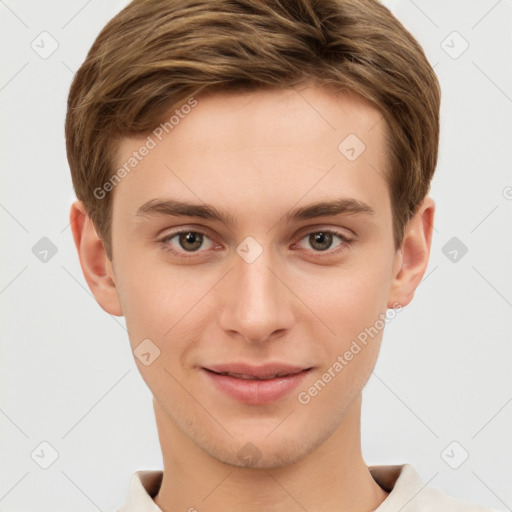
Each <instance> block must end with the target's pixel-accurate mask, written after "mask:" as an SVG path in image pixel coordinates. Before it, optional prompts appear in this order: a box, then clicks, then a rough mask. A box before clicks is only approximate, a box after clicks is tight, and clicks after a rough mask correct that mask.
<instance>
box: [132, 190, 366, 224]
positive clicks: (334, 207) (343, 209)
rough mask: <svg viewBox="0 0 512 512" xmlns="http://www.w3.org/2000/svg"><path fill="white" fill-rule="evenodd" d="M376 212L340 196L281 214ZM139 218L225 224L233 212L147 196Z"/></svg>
mask: <svg viewBox="0 0 512 512" xmlns="http://www.w3.org/2000/svg"><path fill="white" fill-rule="evenodd" d="M342 214H343V215H358V214H359V215H361V214H362V215H375V210H374V209H373V208H372V207H371V206H370V205H368V204H367V203H365V202H363V201H360V200H358V199H352V198H347V197H342V198H339V199H336V200H333V201H320V202H317V203H312V204H309V205H307V206H302V207H300V208H297V209H295V210H292V211H290V212H288V213H286V214H285V215H284V221H285V222H294V221H295V222H296V221H300V220H308V219H314V218H317V217H325V216H333V215H342ZM135 215H136V216H139V217H146V216H152V215H168V216H172V217H199V218H201V219H208V220H214V221H219V222H221V223H223V224H225V225H227V226H232V225H233V224H234V223H235V220H236V215H234V214H233V213H230V212H225V211H221V210H218V209H217V208H215V207H214V206H212V205H208V204H196V203H188V202H184V201H176V200H173V199H150V200H149V201H147V202H146V203H144V204H143V205H142V206H140V207H139V208H138V209H137V212H136V214H135Z"/></svg>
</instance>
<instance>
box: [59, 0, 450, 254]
mask: <svg viewBox="0 0 512 512" xmlns="http://www.w3.org/2000/svg"><path fill="white" fill-rule="evenodd" d="M309 81H312V82H314V83H315V84H318V85H325V86H329V87H331V88H334V89H335V90H339V91H342V90H346V89H349V90H351V91H354V92H356V93H357V94H359V95H361V96H363V97H364V98H366V99H367V100H369V101H371V102H372V103H373V104H374V105H375V106H376V107H377V108H378V109H379V110H380V112H381V114H382V116H383V118H384V119H385V121H386V123H387V127H388V129H389V138H388V159H389V162H388V164H389V172H388V173H387V174H388V175H387V180H388V186H389V193H390V198H391V204H392V215H393V237H394V242H395V248H396V249H398V248H399V247H400V246H401V243H402V240H403V235H404V229H405V226H406V224H407V222H408V221H409V219H410V218H411V217H412V216H413V215H414V214H415V213H416V211H417V208H418V206H419V204H420V203H421V201H422V200H423V198H424V197H425V196H426V194H427V193H428V192H429V189H430V181H431V179H432V176H433V174H434V171H435V167H436V164H437V155H438V143H439V109H440V101H441V91H440V87H439V83H438V80H437V77H436V75H435V73H434V70H433V69H432V67H431V66H430V64H429V62H428V60H427V58H426V56H425V54H424V52H423V50H422V48H421V46H420V45H419V44H418V42H417V41H416V40H415V38H414V37H413V36H412V35H411V34H410V33H409V32H408V31H407V30H406V29H405V28H404V26H403V25H402V24H401V23H400V22H399V21H398V20H397V19H396V18H395V17H394V16H393V14H392V13H391V12H390V11H389V10H388V9H387V8H386V7H385V6H383V5H382V4H380V3H379V2H378V1H376V0H134V1H132V2H131V3H130V4H128V6H126V7H125V8H124V9H123V10H122V11H121V12H119V13H118V14H117V15H116V16H115V17H114V18H113V19H112V20H110V22H109V23H108V24H107V25H106V26H105V27H104V28H103V30H102V31H101V33H100V34H99V35H98V37H97V38H96V40H95V42H94V44H93V45H92V47H91V49H90V51H89V53H88V55H87V58H86V60H85V62H84V63H83V64H82V66H81V67H80V69H79V70H78V72H77V73H76V76H75V79H74V81H73V83H72V85H71V89H70V93H69V98H68V110H67V116H66V147H67V155H68V160H69V165H70V168H71V174H72V179H73V186H74V189H75V193H76V195H77V197H78V199H80V200H82V201H83V202H84V204H85V208H86V210H87V214H88V215H89V217H90V218H91V219H92V221H93V223H94V225H95V227H96V229H97V231H98V234H99V236H100V237H101V238H102V240H103V243H104V246H105V249H106V252H107V255H108V257H109V258H110V259H112V247H111V233H110V229H111V212H112V200H111V199H112V197H111V196H112V194H111V193H109V194H106V196H105V197H104V198H103V197H101V198H98V194H97V193H95V190H96V191H97V190H98V187H102V186H103V184H105V183H106V182H108V180H109V178H110V177H111V176H112V173H113V172H114V167H113V166H114V155H115V150H116V147H117V146H116V144H117V142H118V141H119V138H120V137H123V136H130V135H142V134H146V133H149V132H150V131H151V130H153V129H154V127H155V125H156V124H157V123H158V122H160V121H161V120H162V119H163V118H164V116H165V114H166V113H168V112H169V111H170V110H172V109H174V108H176V107H178V106H180V105H182V104H184V103H186V101H187V99H190V98H191V97H193V96H196V95H198V94H199V93H201V92H203V91H213V92H214V91H218V90H220V91H251V90H257V89H262V88H275V87H278V88H289V87H295V86H297V85H299V84H302V83H305V82H309ZM340 142H341V141H340Z"/></svg>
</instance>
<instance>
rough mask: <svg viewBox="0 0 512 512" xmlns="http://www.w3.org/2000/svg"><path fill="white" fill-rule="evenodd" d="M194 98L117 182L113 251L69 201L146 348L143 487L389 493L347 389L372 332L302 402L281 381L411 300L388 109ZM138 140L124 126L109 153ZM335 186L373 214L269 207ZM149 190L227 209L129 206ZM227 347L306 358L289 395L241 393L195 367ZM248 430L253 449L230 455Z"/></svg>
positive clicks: (245, 503) (352, 101)
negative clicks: (149, 354) (151, 465)
mask: <svg viewBox="0 0 512 512" xmlns="http://www.w3.org/2000/svg"><path fill="white" fill-rule="evenodd" d="M196 99H197V100H198V104H197V106H196V107H195V108H194V109H193V110H192V111H191V113H190V114H188V115H187V116H186V117H185V118H184V119H182V120H180V123H179V124H178V125H177V126H175V128H174V129H173V130H172V131H171V132H170V133H169V134H168V135H167V136H165V138H164V139H163V140H162V141H161V142H159V143H158V145H157V146H156V147H155V148H154V149H152V150H151V151H150V152H149V154H148V155H147V156H146V157H145V158H144V159H143V160H142V161H141V162H140V163H139V164H138V165H137V166H136V167H135V168H134V169H133V170H132V171H131V172H130V174H128V175H127V176H126V177H125V178H124V179H123V180H122V181H121V182H120V183H119V184H118V185H117V186H116V187H115V189H114V191H113V194H114V195H113V218H112V244H113V245H112V247H113V258H112V261H109V259H108V258H107V256H106V254H105V251H104V249H103V245H102V242H101V240H100V239H99V238H98V236H97V234H96V231H95V229H94V226H93V224H92V222H91V220H90V219H89V218H88V216H87V215H86V213H85V209H84V206H83V204H82V203H81V202H80V201H77V202H75V203H74V204H73V206H72V208H71V213H70V219H71V221H72V228H73V235H74V239H75V243H76V247H77V250H78V254H79V257H80V263H81V266H82V269H83V272H84V276H85V279H86V280H87V283H88V285H89V287H90V289H91V290H92V292H93V293H94V295H95V297H96V299H97V301H98V303H99V304H100V305H101V307H102V308H103V309H104V310H105V311H107V312H108V313H110V314H113V315H124V316H125V317H126V323H127V327H128V332H129V338H130V343H131V347H132V349H133V350H135V349H136V347H137V346H138V345H139V344H140V343H141V342H142V340H144V339H147V338H149V339H151V340H152V342H153V343H154V344H155V345H156V346H158V348H159V349H160V352H161V353H160V356H159V357H158V358H156V359H155V360H154V361H153V362H152V363H151V364H150V365H149V366H145V365H143V364H142V363H141V362H140V361H139V359H137V358H135V361H136V363H137V365H138V368H139V370H140V372H141V374H142V377H143V378H144V380H145V382H146V383H147V385H148V387H149V388H150V390H151V391H152V393H153V396H154V400H153V403H154V410H155V417H156V423H157V428H158V433H159V439H160V444H161V447H162V453H163V460H164V476H163V481H162V485H161V487H160V490H159V492H158V494H157V496H156V497H154V500H155V502H156V504H157V505H158V506H159V507H160V508H161V509H162V510H164V511H179V510H182V511H185V510H189V509H190V508H191V507H194V508H195V509H197V510H198V511H199V512H202V511H209V512H220V511H223V512H231V511H236V510H241V509H243V510H246V511H261V510H266V511H282V510H287V511H303V510H304V509H306V510H307V511H308V512H314V511H337V512H342V511H349V510H350V511H352V512H353V511H370V510H374V509H375V508H377V507H378V506H379V505H380V503H382V501H383V500H384V499H385V498H386V497H387V493H386V492H385V491H384V490H383V489H381V488H380V487H379V486H378V485H377V483H376V482H375V481H374V480H373V478H372V477H371V474H370V472H369V469H368V466H367V465H366V463H365V462H364V460H363V456H362V453H361V440H360V416H361V391H362V389H363V387H364V386H365V384H366V382H367V381H368V378H369V377H370V375H371V372H372V371H373V369H374V366H375V363H376V360H377V356H378V352H379V349H380V345H381V339H382V334H383V330H380V331H379V333H378V335H376V336H375V337H373V338H372V339H371V341H369V342H368V344H367V345H366V346H365V347H364V348H363V349H362V350H361V351H360V352H359V353H358V354H357V355H355V356H354V358H353V359H352V360H351V361H349V362H348V364H347V365H346V366H345V367H344V368H343V370H342V371H340V372H339V373H337V374H336V377H334V378H332V379H331V381H330V382H329V383H328V384H327V385H326V386H325V387H324V388H323V389H322V390H321V392H319V393H318V395H317V396H315V397H314V398H312V399H311V400H310V402H309V403H308V404H301V403H300V402H299V401H298V399H297V395H298V392H300V391H304V390H306V391H307V390H308V388H309V387H311V386H312V385H313V383H314V382H315V381H317V380H318V379H319V378H321V377H322V375H323V374H324V373H325V372H327V371H328V369H329V367H332V365H333V363H334V362H335V361H336V360H337V357H338V356H339V355H342V354H344V353H345V352H346V351H347V350H348V349H349V348H350V345H351V343H352V341H353V340H355V339H356V337H357V335H358V334H359V333H361V332H362V331H364V330H365V328H369V327H370V326H373V325H374V324H375V322H376V320H377V319H378V318H379V314H385V313H386V310H387V308H392V307H393V305H395V306H396V305H397V304H400V305H401V306H406V305H407V304H408V303H409V302H410V301H411V300H412V298H413V296H414V293H415V290H416V288H417V286H418V285H419V283H420V281H421V279H422V277H423V275H424V273H425V270H426V268H427V264H428V258H429V253H430V246H431V238H432V225H433V218H434V210H435V204H434V201H433V200H432V198H430V197H428V196H427V197H426V198H425V199H424V201H423V203H422V205H421V207H420V209H419V210H418V213H417V214H416V216H415V217H413V218H412V219H411V221H410V222H409V223H408V225H407V227H406V232H405V237H404V240H403V243H402V246H401V248H400V249H399V250H398V251H395V248H394V245H393V236H392V217H391V204H390V198H389V190H388V186H387V183H386V181H385V179H384V176H385V173H386V164H387V158H386V151H385V150H386V146H385V138H384V137H385V133H384V130H386V124H385V121H384V120H383V119H382V118H381V115H380V113H379V112H378V110H376V109H375V108H374V107H373V106H372V105H371V104H370V103H368V102H366V100H364V99H362V98H360V97H358V96H356V95H348V94H346V93H345V94H343V95H341V94H338V95H335V94H334V93H332V92H330V91H328V90H327V89H324V88H321V87H318V86H316V85H314V84H307V87H305V88H304V89H302V90H301V91H300V92H298V91H296V90H292V89H288V90H281V91H277V90H271V91H258V92H251V93H243V94H238V93H237V94H233V93H231V94H214V95H203V96H199V97H197V98H196ZM350 133H353V134H356V135H357V137H359V139H360V140H362V141H363V142H364V144H365V146H366V149H365V151H364V152H363V153H362V154H361V155H360V156H359V157H358V158H357V159H356V160H355V161H349V160H348V159H347V158H345V156H344V155H343V154H341V152H340V151H339V150H338V145H339V144H340V142H341V141H342V140H343V139H344V138H345V137H346V136H347V135H348V134H350ZM145 140H146V136H145V137H142V138H124V139H122V140H121V142H120V144H119V147H118V152H117V163H118V165H119V166H121V165H122V164H123V162H125V161H126V160H127V159H128V158H129V157H130V155H131V154H132V152H133V151H136V150H137V149H138V148H140V146H141V144H143V143H144V141H145ZM342 196H343V197H348V198H353V199H357V200H359V201H364V202H365V203H367V204H368V205H370V206H371V208H372V209H373V210H374V212H375V213H374V214H373V215H365V214H352V215H349V214H342V215H337V216H333V215H328V216H323V217H320V218H314V219H309V220H300V221H292V222H286V221H285V220H284V217H283V216H284V214H286V213H287V212H289V211H291V210H293V209H295V208H297V207H300V206H305V205H307V204H310V203H314V202H317V201H322V200H333V199H337V198H339V197H342ZM154 198H161V199H171V198H172V199H175V200H180V201H190V202H194V203H199V204H202V203H206V204H209V205H212V206H214V207H216V208H217V209H219V210H223V211H226V212H230V213H232V214H233V215H234V217H235V221H234V223H233V224H232V225H231V226H228V225H226V224H223V223H222V222H219V221H216V220H209V219H202V218H195V217H171V216H168V215H150V216H139V215H136V212H137V209H138V208H139V207H140V206H141V205H143V204H144V203H146V202H147V201H149V200H151V199H154ZM180 229H181V230H184V231H187V230H189V231H194V230H198V229H199V230H200V231H204V232H205V234H206V236H205V237H204V238H203V244H202V245H200V246H199V248H198V249H195V250H194V249H193V244H190V243H189V244H188V245H187V243H186V240H185V241H183V240H182V244H183V242H184V245H180V238H179V236H175V237H174V238H172V239H169V237H170V236H171V235H173V234H176V232H178V231H179V230H180ZM322 229H324V230H325V229H331V230H335V231H337V232H338V233H339V234H340V235H341V237H342V238H339V237H338V236H336V235H335V236H334V237H333V238H332V242H331V245H330V246H329V243H328V242H324V247H327V249H326V250H323V251H322V250H321V249H319V247H322V245H321V243H315V238H314V237H312V236H309V235H311V234H315V233H318V231H321V230H322ZM165 236H167V237H168V239H167V241H166V242H165V243H163V242H162V239H163V238H164V237H165ZM248 236H251V237H253V238H254V239H255V240H256V241H257V243H258V244H259V246H260V247H261V248H262V250H263V252H262V253H261V255H259V257H258V258H256V260H255V261H253V262H252V263H248V262H247V261H245V260H244V259H243V258H242V257H240V256H239V254H238V253H237V252H236V248H237V247H238V246H239V244H240V243H241V242H242V241H243V240H244V239H245V238H246V237H248ZM349 237H350V238H352V240H353V242H352V243H351V244H347V242H346V241H345V240H346V238H349ZM165 247H173V248H174V249H175V250H176V251H178V252H179V254H177V255H172V254H171V253H169V252H168V251H166V250H165ZM340 249H343V250H342V251H340ZM336 251H338V252H336ZM187 255H188V256H192V257H190V258H188V259H187V258H186V256H187ZM234 361H244V362H249V363H251V364H254V365H260V364H263V363H265V362H269V361H280V362H286V363H288V364H293V365H297V366H301V367H313V369H312V370H311V371H310V372H309V374H308V375H306V378H305V380H304V381H303V382H302V383H301V384H300V386H299V388H297V389H296V390H294V391H292V392H291V393H290V394H289V395H286V396H285V397H282V398H280V399H278V400H276V401H275V402H273V403H270V404H265V405H253V404H245V403H241V402H239V401H237V400H235V399H233V398H232V397H230V396H228V395H225V394H224V393H222V392H220V391H219V390H217V389H216V388H215V387H214V386H212V385H211V383H210V382H209V380H208V379H207V378H206V377H205V374H204V371H203V370H201V366H207V365H208V364H219V363H229V362H234ZM248 442H250V443H252V444H253V445H254V446H255V447H256V449H257V453H258V454H259V458H258V457H256V458H255V459H258V460H256V461H255V459H253V461H252V462H250V461H244V460H242V459H240V458H239V457H237V453H238V452H239V450H241V449H242V448H243V447H244V446H245V445H246V444H247V443H248Z"/></svg>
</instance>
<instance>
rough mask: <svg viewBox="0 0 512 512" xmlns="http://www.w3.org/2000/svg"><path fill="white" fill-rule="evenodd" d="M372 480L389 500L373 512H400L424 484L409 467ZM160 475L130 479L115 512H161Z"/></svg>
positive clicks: (379, 469) (378, 469) (384, 471)
mask: <svg viewBox="0 0 512 512" xmlns="http://www.w3.org/2000/svg"><path fill="white" fill-rule="evenodd" d="M368 470H369V471H370V474H371V475H372V477H373V479H374V480H375V481H376V482H377V483H378V484H379V486H380V487H382V488H383V489H384V490H385V491H386V492H389V495H388V497H387V498H386V499H385V500H384V501H383V502H382V503H381V504H380V506H379V507H378V508H377V509H375V511H374V512H391V511H396V510H400V509H401V508H403V507H404V506H405V505H406V504H407V503H408V502H410V501H412V500H413V498H414V497H415V496H416V495H417V494H418V493H419V492H420V491H421V490H422V489H423V487H424V484H423V482H422V481H421V478H420V476H419V475H418V473H417V472H416V470H415V469H414V468H413V466H411V465H410V464H403V465H400V466H398V465H396V466H369V467H368ZM162 478H163V471H157V470H142V471H137V472H136V473H134V474H133V475H132V478H131V480H130V488H129V492H128V498H127V499H126V501H125V503H124V504H123V506H122V507H121V508H120V509H119V510H118V512H162V510H161V509H160V508H159V507H158V506H157V505H156V503H155V502H154V501H153V497H155V496H156V494H157V493H158V490H159V489H160V485H161V483H162Z"/></svg>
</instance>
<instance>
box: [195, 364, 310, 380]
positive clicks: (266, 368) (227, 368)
mask: <svg viewBox="0 0 512 512" xmlns="http://www.w3.org/2000/svg"><path fill="white" fill-rule="evenodd" d="M204 368H205V369H206V370H210V371H212V372H215V373H225V374H230V375H234V376H242V375H243V376H248V377H257V378H260V379H261V378H269V377H274V376H279V377H282V376H284V375H293V374H295V373H300V372H302V371H304V370H309V369H310V367H303V366H291V365H289V364H285V363H268V364H264V365H261V366H253V365H250V364H246V363H229V364H218V365H211V366H205V367H204Z"/></svg>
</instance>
